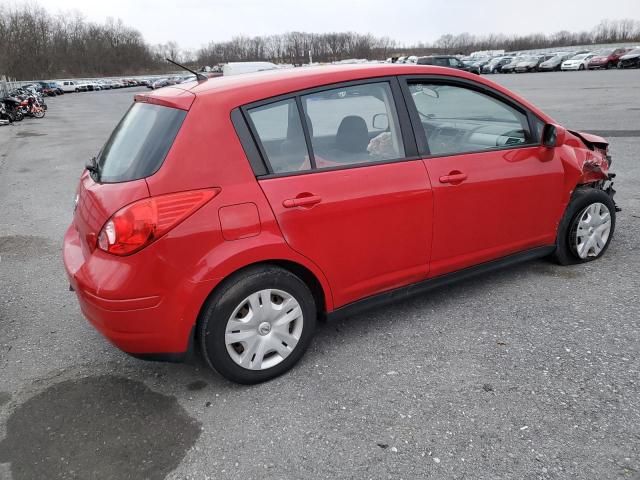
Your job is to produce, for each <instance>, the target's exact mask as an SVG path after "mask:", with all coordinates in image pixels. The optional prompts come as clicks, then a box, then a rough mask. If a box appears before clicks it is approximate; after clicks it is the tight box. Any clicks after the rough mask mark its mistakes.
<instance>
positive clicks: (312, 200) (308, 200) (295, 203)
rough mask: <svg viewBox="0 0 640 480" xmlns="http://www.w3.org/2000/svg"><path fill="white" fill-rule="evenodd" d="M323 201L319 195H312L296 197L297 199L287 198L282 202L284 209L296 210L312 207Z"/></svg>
mask: <svg viewBox="0 0 640 480" xmlns="http://www.w3.org/2000/svg"><path fill="white" fill-rule="evenodd" d="M321 201H322V198H321V197H319V196H317V195H310V196H307V197H296V198H287V199H286V200H283V201H282V206H283V207H284V208H295V207H312V206H314V205H316V204H318V203H320V202H321Z"/></svg>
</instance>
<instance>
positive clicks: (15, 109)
mask: <svg viewBox="0 0 640 480" xmlns="http://www.w3.org/2000/svg"><path fill="white" fill-rule="evenodd" d="M2 103H3V105H4V108H5V110H6V112H7V116H8V117H10V118H13V120H12V121H14V122H19V121H21V120H22V119H23V118H24V112H23V109H22V100H21V99H19V98H17V97H4V98H3V99H2Z"/></svg>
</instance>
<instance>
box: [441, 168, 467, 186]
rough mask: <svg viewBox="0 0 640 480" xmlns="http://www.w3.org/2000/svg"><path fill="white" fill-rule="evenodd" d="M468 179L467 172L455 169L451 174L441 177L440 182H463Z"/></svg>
mask: <svg viewBox="0 0 640 480" xmlns="http://www.w3.org/2000/svg"><path fill="white" fill-rule="evenodd" d="M466 179H467V174H466V173H462V172H459V171H457V170H454V171H453V172H449V175H443V176H442V177H440V183H462V182H464V181H465V180H466Z"/></svg>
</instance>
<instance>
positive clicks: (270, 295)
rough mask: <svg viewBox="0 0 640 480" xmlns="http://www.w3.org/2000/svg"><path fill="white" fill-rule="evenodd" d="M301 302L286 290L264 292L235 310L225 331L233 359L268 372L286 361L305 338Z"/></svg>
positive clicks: (242, 365)
mask: <svg viewBox="0 0 640 480" xmlns="http://www.w3.org/2000/svg"><path fill="white" fill-rule="evenodd" d="M302 327H303V316H302V308H301V307H300V304H299V303H298V301H297V300H296V299H295V298H294V297H293V296H292V295H291V294H289V293H287V292H285V291H283V290H273V289H265V290H260V291H259V292H256V293H253V294H251V295H249V296H248V297H247V298H245V299H244V300H243V301H242V302H240V304H239V305H238V306H237V307H236V308H235V310H234V311H233V313H232V314H231V316H230V317H229V320H228V321H227V327H226V330H225V345H226V347H227V352H228V353H229V356H230V357H231V359H232V360H233V361H234V362H235V363H236V364H238V365H240V366H241V367H243V368H246V369H248V370H265V369H267V368H271V367H274V366H275V365H277V364H279V363H280V362H282V361H283V360H284V359H285V358H287V357H288V356H289V355H290V354H291V352H293V350H294V349H295V347H296V345H297V344H298V341H299V340H300V336H301V335H302Z"/></svg>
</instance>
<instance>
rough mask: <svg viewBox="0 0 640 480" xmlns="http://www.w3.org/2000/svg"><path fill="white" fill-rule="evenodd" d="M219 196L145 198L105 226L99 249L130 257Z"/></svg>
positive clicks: (199, 193)
mask: <svg viewBox="0 0 640 480" xmlns="http://www.w3.org/2000/svg"><path fill="white" fill-rule="evenodd" d="M218 193H220V189H219V188H214V189H207V190H192V191H188V192H180V193H171V194H169V195H159V196H157V197H150V198H145V199H143V200H138V201H137V202H134V203H131V204H129V205H127V206H126V207H123V208H121V209H120V210H118V211H117V212H116V213H114V214H113V216H112V217H111V218H110V219H109V220H108V221H107V223H105V224H104V226H103V227H102V230H101V231H100V234H99V235H98V248H99V249H100V250H104V251H105V252H108V253H112V254H114V255H130V254H132V253H134V252H137V251H138V250H140V249H142V248H144V247H146V246H147V245H149V244H150V243H152V242H154V241H155V240H157V239H158V238H160V237H162V236H163V235H164V234H165V233H167V232H168V231H169V230H171V229H172V228H174V227H175V226H176V225H178V224H179V223H180V222H182V221H184V220H185V219H186V218H187V217H189V216H190V215H191V214H193V213H194V212H195V211H196V210H198V209H199V208H200V207H202V206H203V205H204V204H205V203H207V202H208V201H209V200H211V199H212V198H213V197H215V196H216V195H217V194H218Z"/></svg>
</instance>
